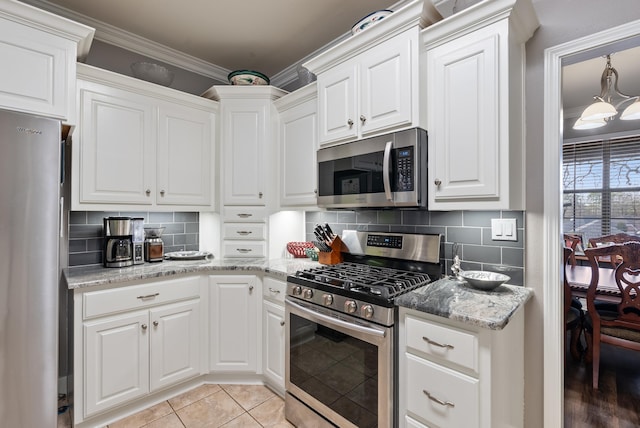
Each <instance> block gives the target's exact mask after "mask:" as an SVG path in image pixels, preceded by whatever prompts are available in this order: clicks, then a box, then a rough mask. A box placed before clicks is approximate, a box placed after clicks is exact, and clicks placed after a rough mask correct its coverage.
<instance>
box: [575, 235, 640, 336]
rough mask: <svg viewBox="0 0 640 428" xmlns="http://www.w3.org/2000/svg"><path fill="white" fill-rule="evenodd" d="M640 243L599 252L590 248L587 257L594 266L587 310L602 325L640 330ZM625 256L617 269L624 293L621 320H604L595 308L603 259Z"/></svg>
mask: <svg viewBox="0 0 640 428" xmlns="http://www.w3.org/2000/svg"><path fill="white" fill-rule="evenodd" d="M636 239H637V241H629V242H624V243H621V244H613V245H607V246H603V247H599V248H587V249H586V250H585V255H586V256H587V258H588V260H589V264H590V265H591V283H590V284H589V289H588V291H587V310H588V311H589V313H590V315H591V316H592V317H593V318H597V319H598V321H600V323H601V324H602V325H609V326H619V327H627V328H633V329H636V330H640V242H639V241H640V237H637V238H636ZM616 255H619V256H621V259H622V260H621V262H620V264H619V265H618V266H617V267H616V268H615V275H614V277H615V282H616V285H617V286H618V289H619V290H620V293H621V296H622V298H621V301H620V303H619V304H618V305H617V318H615V319H611V320H608V319H607V320H605V319H604V318H601V317H600V316H599V314H598V311H597V310H596V307H595V303H594V302H595V299H596V290H597V287H598V281H599V267H600V266H599V260H600V259H601V258H602V257H603V256H609V257H614V256H616Z"/></svg>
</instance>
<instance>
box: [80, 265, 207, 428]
mask: <svg viewBox="0 0 640 428" xmlns="http://www.w3.org/2000/svg"><path fill="white" fill-rule="evenodd" d="M200 304H201V301H200V277H190V278H181V279H172V280H167V281H159V282H150V283H145V284H139V285H130V286H125V287H120V288H111V289H105V290H99V291H89V292H86V293H82V292H76V294H75V309H74V311H75V314H76V317H77V318H76V319H79V320H80V321H79V322H78V323H76V327H75V362H74V367H75V368H74V373H75V382H76V383H75V391H76V397H77V398H76V406H75V412H76V413H75V421H76V422H77V423H80V422H82V421H83V420H85V419H87V418H89V417H92V416H94V415H97V414H100V413H102V412H105V411H107V410H109V409H112V408H114V407H116V406H118V405H123V404H127V403H129V402H131V401H132V400H133V399H136V398H141V397H144V396H146V395H147V394H150V393H153V392H155V391H158V390H161V389H163V388H165V387H169V386H171V385H175V384H177V383H179V382H181V381H184V380H186V379H189V378H192V377H195V376H198V375H200V373H201V360H202V359H201V349H200V346H201V342H202V336H201V330H202V329H201V317H200Z"/></svg>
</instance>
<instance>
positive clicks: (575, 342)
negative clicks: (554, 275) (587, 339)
mask: <svg viewBox="0 0 640 428" xmlns="http://www.w3.org/2000/svg"><path fill="white" fill-rule="evenodd" d="M572 255H573V250H572V249H571V248H567V247H564V270H565V272H566V269H567V265H568V264H569V263H570V260H571V256H572ZM564 321H565V328H566V331H568V332H569V335H570V340H569V352H570V353H571V357H572V358H573V359H574V360H576V361H580V354H581V349H580V336H581V335H582V329H583V324H584V311H583V310H582V304H581V303H580V301H579V300H578V299H576V298H574V297H573V295H572V293H571V287H569V281H567V275H566V273H565V275H564ZM566 336H567V335H566V334H565V335H564V341H563V343H564V344H565V345H564V346H563V348H562V349H564V350H565V352H566V349H567V347H566Z"/></svg>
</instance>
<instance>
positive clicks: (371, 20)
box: [351, 9, 393, 35]
mask: <svg viewBox="0 0 640 428" xmlns="http://www.w3.org/2000/svg"><path fill="white" fill-rule="evenodd" d="M392 13H393V11H392V10H389V9H382V10H376V11H375V12H371V13H370V14H368V15H367V16H365V17H364V18H362V19H361V20H360V21H358V22H356V23H355V24H354V25H353V27H351V34H354V35H355V34H358V33H359V32H361V31H364V30H365V29H366V28H367V27H370V26H372V25H373V24H375V23H376V22H378V21H380V20H381V19H382V18H384V17H386V16H389V15H391V14H392Z"/></svg>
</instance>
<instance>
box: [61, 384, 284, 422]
mask: <svg viewBox="0 0 640 428" xmlns="http://www.w3.org/2000/svg"><path fill="white" fill-rule="evenodd" d="M69 418H70V415H69V412H66V413H64V414H62V415H60V417H59V418H58V428H61V427H68V426H71V422H70V419H69ZM141 427H145V428H214V427H224V428H253V427H255V428H260V427H270V428H290V427H293V425H291V424H290V423H289V422H287V421H286V420H285V417H284V401H283V400H282V398H280V396H278V395H276V394H275V393H274V392H272V391H271V390H270V389H269V388H267V387H265V386H261V385H222V384H220V385H217V384H206V385H202V386H199V387H197V388H194V389H192V390H191V391H187V392H185V393H184V394H181V395H178V396H176V397H173V398H171V399H169V400H167V401H163V402H162V403H159V404H156V405H155V406H152V407H149V408H148V409H145V410H143V411H141V412H139V413H136V414H134V415H131V416H129V417H126V418H124V419H121V420H119V421H117V422H114V423H112V424H109V426H108V428H141Z"/></svg>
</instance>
